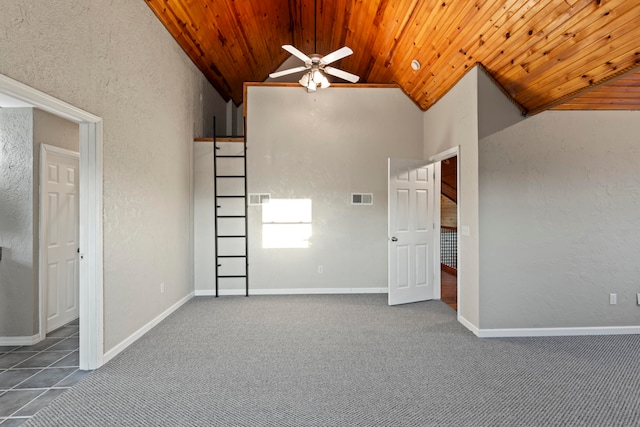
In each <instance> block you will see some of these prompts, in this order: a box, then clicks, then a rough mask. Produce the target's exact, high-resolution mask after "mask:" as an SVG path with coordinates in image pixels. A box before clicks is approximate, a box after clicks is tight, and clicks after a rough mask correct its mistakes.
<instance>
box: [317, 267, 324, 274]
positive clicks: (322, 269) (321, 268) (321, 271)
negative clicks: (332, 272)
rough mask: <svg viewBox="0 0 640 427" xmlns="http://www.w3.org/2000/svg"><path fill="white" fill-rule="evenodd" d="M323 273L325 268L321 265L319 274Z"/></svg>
mask: <svg viewBox="0 0 640 427" xmlns="http://www.w3.org/2000/svg"><path fill="white" fill-rule="evenodd" d="M322 273H324V267H323V266H321V265H319V266H318V274H322Z"/></svg>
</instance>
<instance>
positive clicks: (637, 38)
mask: <svg viewBox="0 0 640 427" xmlns="http://www.w3.org/2000/svg"><path fill="white" fill-rule="evenodd" d="M145 1H146V2H147V4H148V5H149V7H150V8H151V9H152V10H153V11H154V13H155V14H156V16H157V17H158V18H159V19H160V21H161V22H162V23H163V24H164V25H165V27H166V28H167V29H168V30H169V32H170V33H171V34H172V35H173V37H174V38H175V39H176V40H177V42H178V43H179V44H180V46H182V48H183V49H184V51H185V52H186V53H187V54H188V55H189V56H190V57H191V59H192V60H193V62H194V63H195V64H196V65H197V66H198V67H199V68H200V70H202V72H203V73H204V75H205V76H206V77H207V78H208V79H209V81H210V82H211V83H212V84H213V86H214V87H215V88H216V90H217V91H218V92H219V93H220V95H222V97H223V98H224V99H225V100H229V99H232V100H233V101H234V103H236V104H238V105H239V104H241V103H242V97H243V84H244V82H261V81H264V80H265V79H267V77H268V75H269V73H271V72H273V71H275V70H276V69H278V67H280V66H281V65H282V63H283V62H284V61H285V60H286V59H287V58H288V57H289V56H290V55H289V54H288V53H287V52H285V51H284V50H283V49H282V48H281V46H282V45H284V44H292V45H293V46H295V47H297V48H298V49H299V50H301V51H302V52H305V53H307V54H310V53H313V52H314V45H315V46H317V52H316V53H319V54H322V55H326V54H328V53H330V52H332V51H334V50H336V49H338V48H340V47H342V46H345V45H346V46H349V47H350V48H352V49H353V51H354V54H353V55H351V56H349V57H347V58H345V59H343V60H341V61H340V62H338V63H335V64H332V65H335V66H336V67H338V68H341V69H343V70H345V71H348V72H351V73H354V74H357V75H359V76H360V82H359V84H360V83H395V84H398V85H399V86H400V88H401V89H402V90H403V91H404V92H405V93H406V94H407V95H408V96H409V97H410V98H411V99H412V100H413V101H414V102H415V103H416V104H417V105H418V106H419V107H420V108H422V109H423V110H426V109H428V108H429V107H430V106H431V105H433V104H434V103H435V102H436V101H437V100H438V99H440V98H441V97H442V96H443V95H444V94H445V93H446V92H447V91H448V90H449V89H450V88H451V87H452V86H453V85H454V84H455V83H456V82H457V81H458V80H460V78H462V76H463V75H464V74H465V72H466V71H467V70H468V69H470V68H471V67H473V66H474V65H475V64H478V63H479V64H481V65H482V66H484V68H485V70H486V71H487V72H488V73H489V74H490V75H491V76H492V77H493V79H494V80H495V81H496V82H497V83H498V84H499V85H500V86H502V88H503V89H504V90H505V91H506V92H507V93H508V94H509V95H510V96H511V97H512V98H513V99H514V100H515V101H516V102H517V103H518V104H519V105H520V107H521V108H522V109H523V111H525V112H528V113H536V112H540V111H543V110H546V109H549V108H552V107H557V108H574V109H640V77H639V75H633V73H634V72H635V71H640V68H638V66H640V2H639V1H636V0H472V1H467V0H437V1H435V0H145ZM314 8H315V9H314ZM413 59H417V60H418V61H419V62H420V63H421V64H422V67H421V68H420V70H418V71H414V70H413V69H412V68H411V61H412V60H413ZM619 77H623V79H620V80H618V82H617V83H615V84H614V83H613V82H614V80H615V79H617V78H619ZM590 90H594V91H593V92H591V93H588V92H589V91H590ZM581 99H582V100H583V102H581V101H580V100H581ZM569 100H574V101H572V103H568V101H569ZM561 104H563V105H561ZM560 105H561V106H560ZM566 106H569V107H566Z"/></svg>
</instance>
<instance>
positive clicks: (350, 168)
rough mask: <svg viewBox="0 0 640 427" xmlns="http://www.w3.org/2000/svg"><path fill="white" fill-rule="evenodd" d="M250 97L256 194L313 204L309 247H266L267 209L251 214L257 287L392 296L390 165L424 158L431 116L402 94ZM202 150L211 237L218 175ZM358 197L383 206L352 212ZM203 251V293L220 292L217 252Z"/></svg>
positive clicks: (254, 91)
mask: <svg viewBox="0 0 640 427" xmlns="http://www.w3.org/2000/svg"><path fill="white" fill-rule="evenodd" d="M247 96H248V101H247V106H248V119H247V126H248V134H247V135H248V162H249V166H248V170H249V180H248V185H249V191H250V192H255V193H270V194H271V197H272V198H274V199H311V201H312V227H313V235H312V237H311V246H310V247H309V248H306V249H265V248H263V247H262V209H263V208H261V207H258V206H251V207H250V208H249V209H250V211H249V220H250V228H249V232H250V236H251V237H250V240H249V242H250V249H249V250H250V252H249V254H250V265H251V269H250V276H251V287H252V289H254V290H257V289H268V290H273V289H284V290H292V289H293V290H305V289H306V290H309V289H319V288H321V289H327V288H329V289H333V290H335V291H336V292H340V291H348V290H350V289H356V290H357V289H360V290H363V289H364V288H376V289H378V290H380V289H382V290H385V289H386V288H387V278H388V277H387V276H388V274H387V181H388V178H387V158H388V157H400V158H422V125H421V118H422V112H421V111H420V110H419V109H418V108H417V107H416V106H415V105H414V104H413V103H412V102H411V101H410V100H409V99H408V98H407V97H406V96H405V95H404V94H403V93H402V92H401V91H400V90H398V89H393V88H391V89H372V88H358V89H355V88H338V87H331V88H329V89H326V90H321V91H318V92H317V93H315V94H310V93H307V92H306V91H305V90H304V89H303V88H301V87H258V86H251V87H249V88H248V95H247ZM197 144H200V147H199V148H198V152H199V153H200V154H201V157H202V163H201V167H202V168H203V169H202V171H203V172H204V174H202V173H199V174H198V175H197V176H199V177H200V179H201V182H202V183H203V185H198V186H197V191H198V193H197V194H202V198H196V201H197V203H198V206H199V207H198V208H197V211H196V212H197V214H198V215H199V218H200V220H199V221H198V222H197V223H199V224H200V226H201V227H202V228H201V229H202V230H206V231H204V233H205V235H209V236H210V235H212V234H213V230H212V229H211V226H210V224H209V225H207V222H206V221H207V219H208V220H209V222H210V221H211V219H212V217H213V204H212V203H211V202H210V200H208V199H207V197H206V195H207V194H208V195H209V196H210V195H211V194H212V189H211V188H210V183H211V179H210V178H208V177H207V174H208V176H210V174H211V171H210V170H209V171H206V170H205V168H211V158H210V157H211V147H210V146H209V147H206V146H204V145H201V143H197ZM207 156H208V158H207ZM207 183H208V184H207ZM207 185H209V189H207V188H206V187H207ZM200 190H202V193H200ZM352 192H366V193H373V195H374V205H373V206H352V205H351V204H350V196H351V193H352ZM207 210H209V213H207ZM196 234H197V235H199V234H200V233H196ZM196 245H199V246H198V247H199V248H200V249H199V251H198V253H200V254H202V259H201V262H200V263H199V264H198V265H199V267H197V269H196V277H197V278H198V279H199V280H196V289H198V290H211V289H213V270H212V266H213V263H212V262H211V259H212V254H213V252H212V249H213V248H211V247H206V241H204V240H202V241H200V240H198V239H197V238H196ZM319 265H322V266H323V268H324V272H323V273H320V274H319V273H318V266H319ZM207 268H209V270H210V271H207ZM200 270H202V273H201V274H199V273H198V271H200ZM235 286H236V287H238V288H239V286H240V285H235ZM230 289H234V285H231V286H230Z"/></svg>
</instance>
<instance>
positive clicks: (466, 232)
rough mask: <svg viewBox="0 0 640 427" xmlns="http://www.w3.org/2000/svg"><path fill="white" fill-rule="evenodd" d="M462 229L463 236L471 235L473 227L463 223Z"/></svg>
mask: <svg viewBox="0 0 640 427" xmlns="http://www.w3.org/2000/svg"><path fill="white" fill-rule="evenodd" d="M461 231H462V235H463V236H470V235H471V228H470V227H469V226H468V225H463V226H462V229H461Z"/></svg>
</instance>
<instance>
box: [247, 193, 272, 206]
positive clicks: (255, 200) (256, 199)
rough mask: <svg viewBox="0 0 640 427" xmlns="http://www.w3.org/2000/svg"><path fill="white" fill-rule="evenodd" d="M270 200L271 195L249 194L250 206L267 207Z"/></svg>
mask: <svg viewBox="0 0 640 427" xmlns="http://www.w3.org/2000/svg"><path fill="white" fill-rule="evenodd" d="M270 199H271V194H269V193H249V206H260V205H266V204H267V203H269V200H270Z"/></svg>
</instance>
